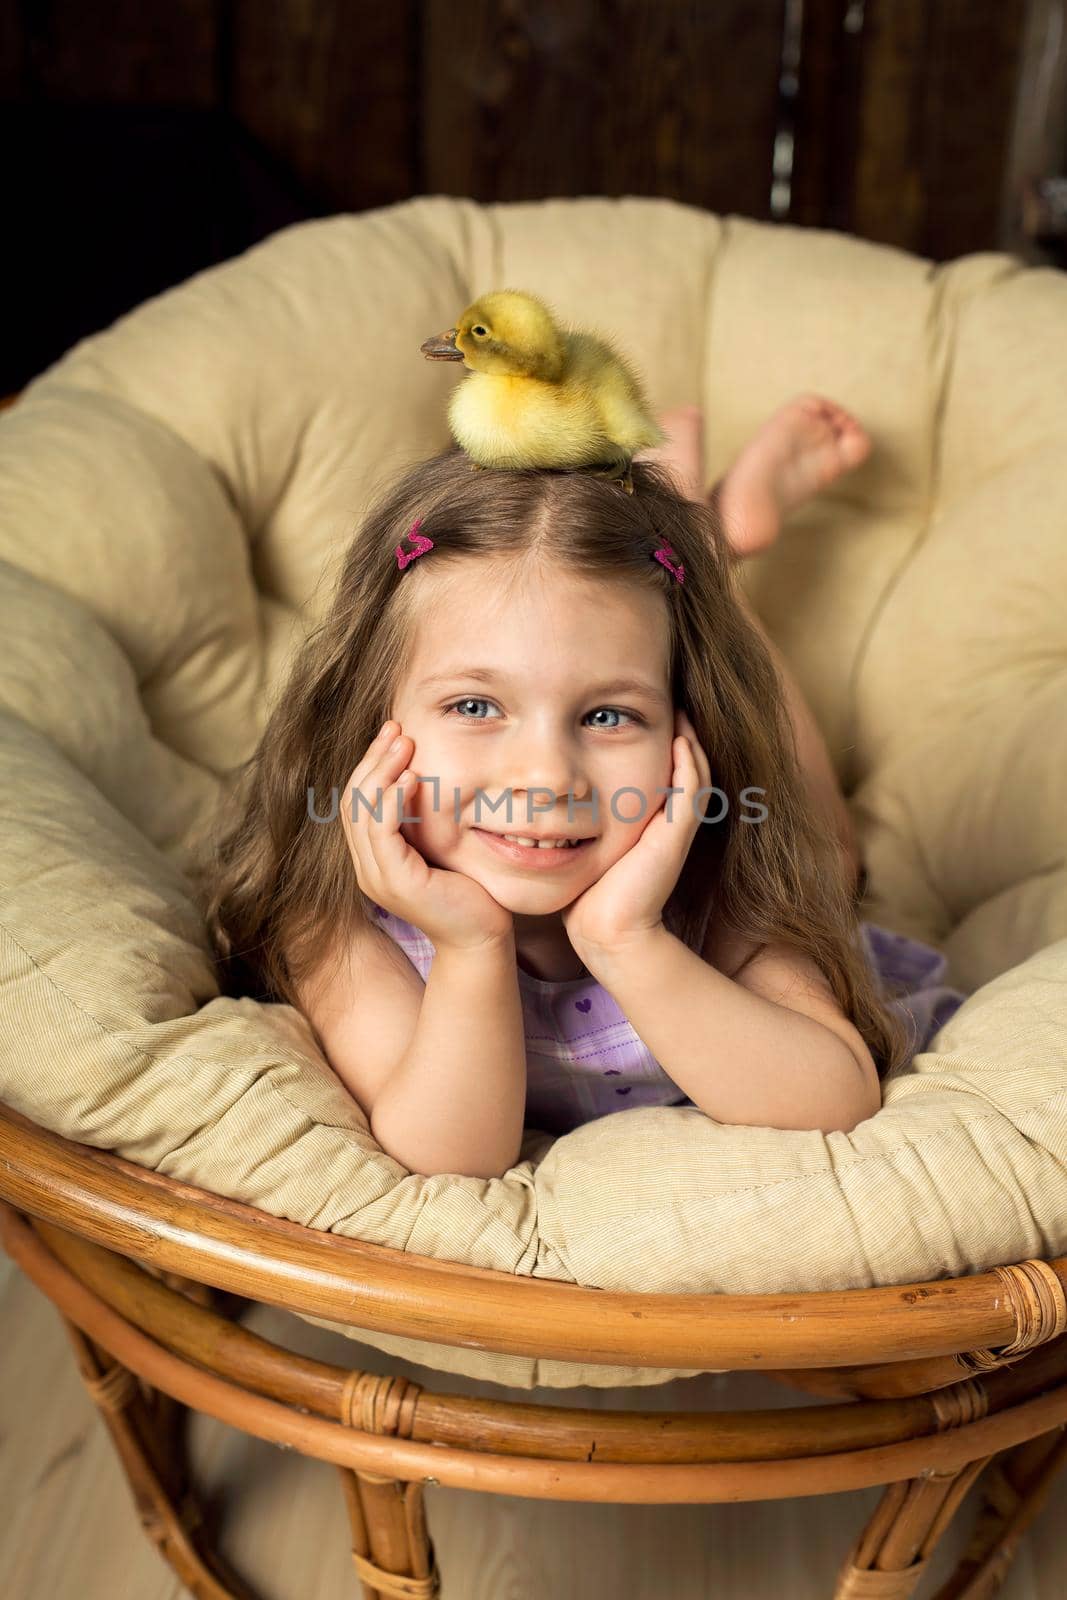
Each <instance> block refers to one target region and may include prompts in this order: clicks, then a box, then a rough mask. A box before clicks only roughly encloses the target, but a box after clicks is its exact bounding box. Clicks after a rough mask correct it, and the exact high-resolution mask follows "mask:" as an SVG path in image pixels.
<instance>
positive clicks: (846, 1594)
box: [834, 1551, 930, 1600]
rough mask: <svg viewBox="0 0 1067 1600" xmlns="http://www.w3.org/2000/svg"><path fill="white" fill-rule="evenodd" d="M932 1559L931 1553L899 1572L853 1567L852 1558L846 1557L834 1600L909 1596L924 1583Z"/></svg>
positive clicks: (894, 1599) (903, 1598)
mask: <svg viewBox="0 0 1067 1600" xmlns="http://www.w3.org/2000/svg"><path fill="white" fill-rule="evenodd" d="M851 1555H852V1551H849V1557H851ZM929 1561H930V1558H929V1556H924V1558H923V1559H922V1560H921V1561H913V1562H912V1564H911V1566H910V1567H903V1568H901V1569H900V1570H899V1571H897V1572H879V1571H878V1570H877V1568H875V1567H854V1566H853V1565H852V1562H851V1559H849V1560H846V1562H845V1564H844V1566H843V1567H842V1568H841V1571H840V1572H839V1573H838V1577H837V1586H836V1588H835V1589H834V1600H907V1596H908V1595H911V1594H914V1592H915V1590H916V1589H917V1587H918V1586H919V1584H920V1583H921V1581H922V1576H923V1573H924V1572H925V1571H926V1568H927V1566H928V1565H929Z"/></svg>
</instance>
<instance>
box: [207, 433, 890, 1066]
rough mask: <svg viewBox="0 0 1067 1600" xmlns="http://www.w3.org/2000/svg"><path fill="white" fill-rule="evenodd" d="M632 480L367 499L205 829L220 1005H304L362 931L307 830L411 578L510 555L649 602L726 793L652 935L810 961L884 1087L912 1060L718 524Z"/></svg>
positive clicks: (354, 729) (324, 832) (411, 587)
mask: <svg viewBox="0 0 1067 1600" xmlns="http://www.w3.org/2000/svg"><path fill="white" fill-rule="evenodd" d="M631 471H632V478H633V484H634V491H635V492H634V493H633V495H628V494H625V493H624V492H623V491H622V489H621V488H620V487H619V486H618V485H617V484H615V483H612V482H611V481H609V480H608V479H607V478H604V477H600V476H597V475H595V474H593V473H589V472H581V471H577V472H575V471H567V472H559V471H554V470H548V469H541V468H528V469H522V470H516V471H507V470H497V469H487V470H482V471H473V470H472V468H471V463H470V461H469V459H468V457H467V456H466V455H465V454H464V453H463V452H462V451H461V450H459V449H452V450H449V451H446V452H444V453H443V454H441V455H438V456H434V457H433V458H431V459H430V460H427V461H424V462H421V463H419V464H418V465H417V466H415V467H413V468H411V469H410V470H409V471H407V472H406V473H405V474H404V475H403V476H402V477H401V478H400V479H399V480H398V481H396V482H395V483H394V484H393V485H392V486H391V487H390V488H389V489H388V490H387V491H385V492H384V493H382V494H381V495H379V497H378V499H377V500H376V501H375V503H374V504H372V506H371V508H370V510H369V512H368V513H367V514H366V515H365V517H364V518H363V521H362V523H361V525H360V527H359V529H358V531H357V532H356V534H355V536H354V538H353V540H352V544H351V547H350V548H349V550H348V552H347V555H346V557H345V560H344V562H343V565H342V568H341V572H340V576H339V579H338V582H337V587H336V591H335V594H334V597H333V601H332V605H331V608H330V610H329V612H328V614H327V615H326V617H325V620H324V621H323V622H322V623H321V625H320V626H319V627H317V628H316V629H315V630H314V632H313V633H312V634H311V635H310V637H309V638H308V639H307V640H306V641H305V642H304V644H303V645H302V647H301V648H300V649H299V651H298V654H297V655H296V657H295V659H294V663H293V666H292V669H291V673H290V676H289V679H288V682H287V684H286V686H285V687H284V689H283V691H282V692H281V694H280V695H279V696H278V698H277V701H276V704H275V707H274V710H273V712H272V714H271V716H270V719H269V721H268V723H267V726H266V728H265V731H264V734H263V736H262V738H261V740H260V742H259V745H258V747H257V749H256V751H255V753H254V755H253V756H252V758H251V759H250V761H248V762H247V763H246V764H245V766H244V768H243V769H240V771H239V774H238V781H237V784H236V787H235V789H234V790H233V792H232V794H231V796H230V800H229V804H228V808H227V811H226V812H225V814H224V815H223V817H222V818H221V819H220V822H219V826H218V828H217V830H216V835H215V840H214V856H213V859H212V860H210V861H209V862H208V863H207V865H206V868H205V871H204V878H203V887H202V898H203V899H204V900H206V915H207V920H208V927H209V932H210V936H211V940H212V944H213V946H214V949H215V953H216V956H217V958H218V964H219V968H220V975H221V983H222V987H223V991H224V992H225V993H228V994H232V995H241V994H249V995H252V996H254V997H255V998H257V999H261V1000H281V1001H283V1002H285V1003H288V1004H290V1005H293V1006H298V1007H299V999H298V988H297V986H298V985H300V984H302V983H303V981H304V980H305V978H307V977H308V975H309V974H310V973H311V971H312V969H313V968H317V967H319V966H320V965H321V964H322V963H323V962H324V961H328V958H329V955H330V954H331V953H335V954H336V955H337V957H338V958H340V955H341V952H342V951H343V950H344V948H345V945H346V935H350V934H351V933H352V932H353V931H354V930H355V929H356V928H357V927H358V926H359V925H360V924H364V925H366V924H369V923H370V922H371V921H372V920H373V917H372V906H373V902H372V900H371V898H370V897H369V896H368V895H367V894H365V893H364V891H363V890H362V889H361V888H360V887H359V884H358V882H357V879H356V875H355V871H354V868H353V865H352V860H351V857H350V855H349V852H348V847H347V843H346V840H345V837H344V832H343V829H342V828H341V827H340V826H339V818H336V819H335V820H336V822H337V824H338V825H334V826H326V825H322V824H321V823H319V822H316V821H315V820H314V817H313V814H312V813H313V812H314V814H316V815H318V816H320V817H323V816H328V815H330V813H331V811H332V810H333V809H334V807H335V806H339V804H340V802H341V797H342V796H343V794H344V788H345V785H346V783H347V780H348V779H349V777H350V776H351V773H352V771H353V769H354V768H355V766H356V765H357V763H358V762H359V761H360V760H361V759H362V757H363V754H364V752H365V751H366V749H367V746H368V745H369V744H370V743H371V741H372V740H373V739H374V737H375V736H376V734H377V732H378V730H379V728H380V727H381V726H382V723H383V722H385V721H386V720H387V719H388V717H389V715H390V708H391V705H392V703H393V698H394V690H395V688H396V687H397V686H398V685H399V683H400V681H401V679H402V677H403V674H404V671H405V668H406V663H407V661H408V659H409V658H410V654H411V645H412V628H413V626H414V613H415V609H416V605H415V603H416V601H417V600H418V590H419V585H420V582H421V580H422V577H423V572H422V570H421V569H422V568H423V566H424V562H425V561H426V560H427V559H428V561H431V562H433V563H434V568H435V570H437V569H439V568H440V567H441V566H443V565H446V564H447V566H448V567H449V568H450V569H451V568H452V567H455V566H457V565H458V563H460V562H462V560H463V559H464V558H465V557H467V556H492V557H495V558H498V559H499V558H503V557H506V558H509V559H511V560H512V561H514V563H515V567H514V570H515V571H520V570H521V569H522V566H523V564H524V563H526V562H531V563H534V564H535V565H539V564H551V565H552V566H555V567H567V568H570V569H571V570H572V571H573V572H575V573H576V574H581V575H593V576H595V577H596V578H598V579H599V580H600V581H604V580H609V579H615V578H617V579H623V580H626V581H627V582H629V583H636V584H643V585H645V586H646V587H647V588H650V589H656V590H658V591H659V592H660V593H661V594H662V595H663V596H664V600H665V604H666V611H667V618H668V648H669V674H670V681H671V687H672V692H673V696H674V703H675V705H676V706H680V707H683V708H684V709H685V711H686V712H687V713H688V715H689V718H690V720H691V721H692V723H693V726H694V728H695V730H696V733H697V737H698V738H699V740H700V742H701V744H702V745H703V747H704V749H705V751H706V752H707V754H708V758H709V760H710V762H711V767H712V773H711V781H712V783H713V784H714V785H715V787H716V789H717V790H719V791H721V792H722V795H724V796H725V800H723V799H722V798H721V797H720V795H719V794H713V795H711V796H710V798H709V802H708V807H707V812H706V814H705V819H704V821H703V823H702V824H701V826H700V827H699V828H698V829H697V832H696V835H695V837H694V839H693V841H692V844H691V846H690V849H689V853H688V855H687V857H686V860H685V863H684V865H683V867H682V870H681V874H680V876H679V879H678V882H677V885H676V886H675V889H674V891H673V892H672V894H671V896H670V899H669V900H668V901H667V904H666V905H665V907H664V912H663V921H664V925H665V926H666V927H667V928H668V929H669V930H670V931H671V932H673V933H675V934H676V935H677V937H678V938H679V939H681V940H682V941H683V942H684V943H685V944H686V945H687V946H688V947H689V948H690V949H692V950H695V951H697V952H699V951H700V950H701V948H702V945H703V942H704V937H705V933H706V930H707V928H708V924H709V920H710V919H711V918H714V919H715V925H716V927H717V928H721V929H723V930H724V931H725V932H727V933H729V934H733V935H735V936H737V937H739V938H740V939H742V940H745V941H750V940H751V941H755V942H756V944H757V946H758V948H759V949H762V948H764V947H765V946H766V945H768V944H771V943H775V944H783V945H786V946H788V947H790V948H791V949H793V950H795V951H796V952H798V953H800V954H803V955H806V956H810V957H811V958H813V959H814V961H815V963H816V965H817V966H818V967H819V968H820V970H821V971H822V972H823V973H824V975H825V977H826V979H827V981H828V982H829V985H830V987H831V989H832V991H833V994H834V995H835V997H836V998H837V1000H838V1002H839V1004H840V1005H841V1007H842V1009H843V1011H844V1013H845V1014H846V1016H848V1017H849V1018H850V1020H851V1021H852V1022H853V1023H854V1024H855V1026H856V1027H857V1029H858V1030H859V1032H860V1033H861V1034H862V1036H863V1038H864V1040H865V1041H866V1043H867V1046H868V1048H869V1050H870V1051H871V1055H872V1057H873V1058H874V1061H875V1065H876V1067H877V1070H878V1075H879V1077H880V1078H884V1077H885V1076H886V1075H887V1074H888V1073H889V1072H891V1071H892V1070H893V1069H894V1068H895V1067H896V1066H898V1065H900V1064H902V1063H904V1062H905V1061H906V1060H907V1059H908V1039H907V1032H906V1029H905V1027H904V1024H903V1022H902V1021H901V1019H900V1018H899V1017H898V1016H897V1015H896V1013H895V1012H894V1011H892V1010H890V1009H889V1008H888V1006H887V1005H886V1003H885V1001H886V999H888V998H890V996H889V993H888V991H883V990H882V988H881V986H880V984H879V981H878V979H877V977H876V975H875V974H874V973H873V972H872V971H871V968H870V966H869V965H868V960H867V957H866V954H865V952H864V950H863V948H862V945H861V944H860V942H859V936H858V935H859V923H858V919H857V917H858V914H857V905H856V899H855V895H854V891H853V890H852V887H851V886H850V884H849V883H848V881H847V875H846V872H845V870H844V864H843V859H842V853H841V850H840V846H839V844H838V843H837V840H836V838H835V836H834V833H833V830H832V827H831V824H830V822H829V821H828V819H826V818H824V817H823V816H822V815H821V814H819V813H818V812H817V811H816V810H815V809H814V808H813V807H812V806H811V805H810V804H809V801H808V798H807V793H806V790H805V788H804V784H803V779H802V777H801V774H800V770H799V767H798V763H797V757H796V750H795V745H794V741H793V732H792V725H791V722H790V719H789V715H788V711H787V709H786V705H785V701H784V697H783V693H782V689H781V685H780V683H779V679H778V675H777V671H776V668H775V666H774V663H773V661H772V660H771V657H770V655H769V654H768V652H767V649H766V646H765V644H764V642H763V640H762V639H761V638H760V636H759V634H758V633H757V631H756V630H755V629H754V628H753V626H752V624H751V623H750V621H749V620H748V618H747V617H746V616H745V614H744V612H743V610H742V609H741V606H740V604H739V603H738V596H737V591H736V589H735V584H736V577H735V571H734V563H733V558H732V555H731V553H730V550H729V548H728V546H727V543H726V540H725V537H724V535H723V532H722V527H721V524H720V522H719V518H718V514H717V512H716V510H715V508H714V507H713V506H712V505H710V504H698V503H696V502H693V501H691V500H689V499H687V498H685V497H684V496H683V495H681V494H680V493H679V492H678V491H677V490H676V489H675V487H674V484H673V480H672V479H671V477H670V475H669V473H668V471H667V470H666V469H665V468H663V467H661V466H660V465H659V464H658V463H654V462H634V463H633V465H632V469H631ZM416 518H418V519H420V531H421V532H422V533H423V534H425V535H428V536H429V537H430V538H431V539H432V540H433V542H434V549H433V551H432V553H431V554H430V555H429V557H428V558H423V560H420V561H418V562H416V563H415V564H414V566H412V567H410V568H408V569H404V570H402V569H400V568H399V567H398V565H397V560H396V556H395V553H394V552H395V549H396V547H397V546H398V545H401V546H402V548H405V549H410V543H406V544H405V543H403V541H404V540H405V535H406V534H407V533H408V530H409V529H410V528H411V525H412V523H413V521H414V520H415V519H416ZM664 542H666V543H667V544H669V545H670V547H671V548H672V550H673V551H674V552H675V554H674V556H673V558H672V559H673V560H674V562H675V563H677V562H678V561H681V562H684V566H685V581H684V583H678V582H677V581H676V579H675V578H673V577H672V576H671V575H670V573H668V572H667V571H666V570H665V569H664V567H663V566H662V565H661V564H660V563H659V562H658V561H656V560H653V559H652V555H653V552H654V551H655V550H656V549H658V548H659V547H660V546H661V545H662V544H663V543H664ZM724 807H725V814H724V815H723V816H722V818H721V820H719V821H713V820H712V819H714V818H716V817H717V816H718V815H719V813H720V811H723V810H724ZM761 807H762V808H764V811H765V814H764V815H763V816H762V819H761V820H757V819H758V818H759V817H760V811H759V808H761ZM755 953H756V952H753V954H755ZM748 959H749V960H751V959H752V957H751V956H750V957H749V958H748ZM739 970H740V969H739V968H738V969H737V971H739ZM729 975H730V976H731V977H734V976H736V975H737V974H736V971H735V972H732V973H730V974H729Z"/></svg>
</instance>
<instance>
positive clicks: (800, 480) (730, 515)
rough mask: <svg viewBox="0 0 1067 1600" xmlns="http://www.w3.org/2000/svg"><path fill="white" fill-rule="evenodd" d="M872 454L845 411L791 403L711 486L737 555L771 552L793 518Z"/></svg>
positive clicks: (810, 397) (825, 403)
mask: <svg viewBox="0 0 1067 1600" xmlns="http://www.w3.org/2000/svg"><path fill="white" fill-rule="evenodd" d="M870 451H871V441H870V437H869V435H868V434H867V433H865V432H864V430H863V428H861V427H860V425H859V423H858V422H857V421H856V419H855V417H853V416H851V415H850V414H849V412H847V411H846V410H845V409H844V407H843V406H839V405H835V403H834V402H833V401H832V400H827V399H826V398H825V397H824V396H823V395H818V394H802V395H797V396H796V398H795V399H793V400H790V401H788V402H787V403H786V404H785V405H784V406H782V407H780V409H779V410H778V411H776V412H775V413H774V415H773V416H772V417H770V418H768V420H767V421H766V422H765V423H764V424H763V426H762V427H761V428H760V430H759V432H758V433H757V434H756V435H755V437H754V438H753V439H752V440H751V441H750V442H749V443H748V444H747V445H746V446H745V448H744V449H743V450H742V451H741V454H740V455H739V456H738V457H737V460H736V461H735V462H734V464H733V466H732V467H731V468H730V470H729V471H728V472H727V473H726V475H725V477H724V478H723V479H722V481H721V482H720V483H719V484H718V485H717V486H716V490H715V493H716V495H717V498H718V505H719V512H720V515H721V517H722V520H723V525H724V528H725V531H726V536H727V539H728V541H729V543H730V546H731V548H732V549H733V551H734V553H735V554H736V555H739V556H750V555H754V554H755V553H756V551H758V550H764V549H766V548H767V546H768V545H771V544H773V543H774V541H775V539H777V537H778V533H779V529H780V527H781V524H782V521H783V519H784V518H785V517H787V516H788V515H789V513H790V512H791V511H794V510H796V508H797V506H800V505H803V503H804V501H805V500H810V499H811V497H812V495H814V494H818V493H819V492H820V490H822V489H825V488H826V486H827V485H828V484H830V483H833V481H834V479H835V478H839V477H840V476H841V474H842V473H843V472H851V471H852V469H853V467H858V466H859V464H860V462H861V461H865V460H866V458H867V456H868V455H869V454H870Z"/></svg>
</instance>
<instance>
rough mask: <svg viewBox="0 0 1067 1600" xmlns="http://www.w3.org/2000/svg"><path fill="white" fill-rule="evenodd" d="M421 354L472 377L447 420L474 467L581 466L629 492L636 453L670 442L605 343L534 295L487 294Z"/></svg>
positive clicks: (627, 369)
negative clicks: (565, 322)
mask: <svg viewBox="0 0 1067 1600" xmlns="http://www.w3.org/2000/svg"><path fill="white" fill-rule="evenodd" d="M420 348H421V350H422V353H423V355H424V356H425V357H426V359H427V360H428V361H462V362H463V365H464V366H465V367H466V368H467V370H468V372H469V373H470V376H469V377H468V378H466V379H465V380H464V381H463V382H462V383H459V384H457V385H456V387H455V389H454V390H453V391H452V396H451V399H450V400H449V404H448V421H449V426H450V428H451V430H452V436H453V438H454V439H455V441H456V443H457V444H458V445H460V446H461V447H462V448H463V449H464V450H465V451H466V452H467V455H468V456H469V457H470V459H471V464H472V465H473V466H475V467H498V468H500V467H503V468H512V469H514V468H521V467H554V468H558V469H560V470H567V469H568V468H570V469H572V470H574V469H577V468H583V467H584V468H587V469H590V470H592V471H594V472H596V473H598V474H600V475H602V476H604V477H608V478H611V479H613V480H617V481H618V482H619V483H621V485H622V487H623V488H624V489H625V490H626V492H627V494H633V480H632V479H631V477H630V463H631V461H632V460H633V457H634V454H635V452H636V451H638V450H641V449H643V448H645V447H646V446H647V447H651V446H654V445H660V444H663V443H665V440H666V435H665V434H664V433H663V430H662V429H661V428H660V426H659V424H658V423H657V422H656V421H655V418H654V417H653V416H652V414H651V412H650V411H649V408H648V403H647V401H646V400H645V397H644V393H643V392H642V388H641V383H640V380H639V379H638V377H637V376H636V374H635V372H634V370H633V368H632V367H631V366H630V364H629V363H628V362H627V360H626V359H625V357H623V356H622V355H621V354H620V353H619V351H618V350H617V349H616V348H615V346H614V345H613V344H612V342H611V341H610V340H609V339H606V338H604V337H602V336H599V335H595V334H592V333H583V332H582V331H581V330H579V329H568V328H565V327H562V326H561V325H560V324H559V322H558V321H557V320H556V318H555V317H554V315H553V314H552V312H551V310H550V309H549V307H548V306H547V305H546V304H545V302H544V301H543V300H541V299H540V298H539V297H538V296H537V295H533V294H527V293H526V292H525V291H523V290H520V289H496V290H493V291H492V292H491V293H489V294H483V295H481V296H480V297H479V298H478V299H477V300H475V301H474V303H473V305H470V306H468V307H467V309H466V311H464V313H463V315H462V316H461V317H460V318H459V320H458V321H457V323H456V326H455V327H454V328H449V329H448V330H447V332H445V333H442V334H438V335H437V336H436V337H435V338H432V339H427V340H426V341H425V343H424V344H423V345H422V346H421V347H420Z"/></svg>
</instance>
